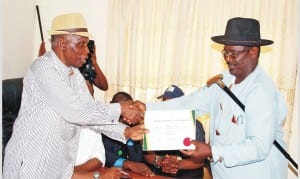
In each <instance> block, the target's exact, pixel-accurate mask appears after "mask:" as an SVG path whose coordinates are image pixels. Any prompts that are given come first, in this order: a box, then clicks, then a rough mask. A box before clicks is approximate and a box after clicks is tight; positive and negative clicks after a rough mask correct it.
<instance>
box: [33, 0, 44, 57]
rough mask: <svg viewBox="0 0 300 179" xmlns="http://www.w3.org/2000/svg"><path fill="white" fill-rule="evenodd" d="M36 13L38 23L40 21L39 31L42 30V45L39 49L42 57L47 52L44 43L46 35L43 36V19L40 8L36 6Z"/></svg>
mask: <svg viewBox="0 0 300 179" xmlns="http://www.w3.org/2000/svg"><path fill="white" fill-rule="evenodd" d="M35 7H36V13H37V16H38V21H39V29H40V34H41V41H42V42H41V45H40V48H39V54H38V56H42V55H43V54H44V53H45V52H46V47H45V41H44V35H43V29H42V23H41V17H40V10H39V6H38V5H36V6H35Z"/></svg>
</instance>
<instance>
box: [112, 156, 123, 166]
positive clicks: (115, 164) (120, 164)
mask: <svg viewBox="0 0 300 179" xmlns="http://www.w3.org/2000/svg"><path fill="white" fill-rule="evenodd" d="M125 160H126V159H125V158H122V157H120V158H118V160H116V161H115V163H114V167H119V168H122V167H123V163H124V162H125Z"/></svg>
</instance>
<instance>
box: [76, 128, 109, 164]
mask: <svg viewBox="0 0 300 179" xmlns="http://www.w3.org/2000/svg"><path fill="white" fill-rule="evenodd" d="M92 158H97V159H99V160H100V161H101V162H102V164H103V165H104V164H105V149H104V146H103V143H102V137H101V134H99V133H97V132H95V131H93V130H91V129H89V128H81V131H80V138H79V143H78V150H77V156H76V162H75V165H81V164H83V163H85V162H87V161H88V160H90V159H92Z"/></svg>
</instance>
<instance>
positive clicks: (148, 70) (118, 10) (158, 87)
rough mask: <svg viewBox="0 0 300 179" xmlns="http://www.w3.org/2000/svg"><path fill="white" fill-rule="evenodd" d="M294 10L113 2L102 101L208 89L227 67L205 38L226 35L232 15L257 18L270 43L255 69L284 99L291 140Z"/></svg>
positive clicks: (243, 4) (234, 2)
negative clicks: (167, 90) (259, 68)
mask: <svg viewBox="0 0 300 179" xmlns="http://www.w3.org/2000/svg"><path fill="white" fill-rule="evenodd" d="M297 8H298V5H297V0H289V1H274V0H264V1H261V0H252V1H248V0H247V1H246V0H209V1H208V0H163V1H162V0H110V1H109V5H108V29H107V51H106V54H107V60H106V65H105V69H106V75H107V78H108V81H109V90H108V92H107V93H106V94H105V100H106V101H109V100H110V98H111V96H112V95H113V94H114V93H116V92H117V91H127V92H129V93H130V94H131V95H132V96H133V97H134V99H138V100H141V101H145V102H146V101H147V102H148V101H155V100H156V97H157V96H159V95H161V94H162V93H163V91H164V90H165V88H166V87H167V86H168V85H171V84H175V85H178V86H179V87H181V88H182V89H183V91H184V92H185V93H190V92H191V91H193V90H195V89H197V88H199V87H201V86H203V85H205V83H206V81H207V79H209V78H210V77H211V76H214V75H216V74H219V73H220V72H221V71H223V70H225V69H226V65H225V63H224V61H223V59H222V56H221V53H220V51H221V49H222V48H223V46H221V45H219V44H216V43H213V41H212V40H211V39H210V38H211V37H212V36H215V35H223V34H224V32H225V26H226V23H227V20H228V19H230V18H232V17H237V16H239V17H250V18H256V19H258V20H259V21H260V26H261V37H262V38H264V39H271V40H273V41H274V44H273V45H270V46H265V47H262V50H261V55H260V62H259V63H260V64H261V65H262V67H263V68H264V69H265V71H266V72H267V73H268V74H269V75H270V77H271V78H272V79H273V80H274V82H275V84H276V85H277V87H278V88H279V89H280V91H281V92H282V94H283V95H284V96H285V99H286V102H287V105H288V116H287V120H286V122H285V124H284V130H285V139H286V141H287V142H288V139H289V136H290V134H291V133H292V132H293V131H292V130H291V124H292V119H293V115H292V114H293V105H294V97H295V82H296V71H297V53H298V49H299V48H298V45H299V44H298V43H297V39H298V33H297V23H298V21H297V11H298V10H297Z"/></svg>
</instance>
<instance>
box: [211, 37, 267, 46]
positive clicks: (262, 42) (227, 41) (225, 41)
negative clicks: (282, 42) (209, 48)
mask: <svg viewBox="0 0 300 179" xmlns="http://www.w3.org/2000/svg"><path fill="white" fill-rule="evenodd" d="M211 40H213V41H214V42H217V43H219V44H224V45H242V46H264V45H270V44H272V43H273V41H272V40H267V39H260V40H257V41H242V40H232V39H227V38H226V37H225V36H224V35H220V36H214V37H211Z"/></svg>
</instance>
